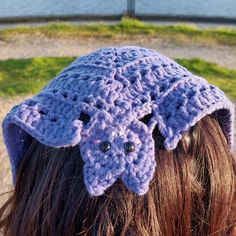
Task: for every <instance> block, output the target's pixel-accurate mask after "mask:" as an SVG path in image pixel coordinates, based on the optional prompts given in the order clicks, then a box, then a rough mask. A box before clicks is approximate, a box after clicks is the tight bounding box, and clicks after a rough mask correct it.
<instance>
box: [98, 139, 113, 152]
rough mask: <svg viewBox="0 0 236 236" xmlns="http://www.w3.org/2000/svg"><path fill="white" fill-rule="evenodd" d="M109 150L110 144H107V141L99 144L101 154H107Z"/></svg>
mask: <svg viewBox="0 0 236 236" xmlns="http://www.w3.org/2000/svg"><path fill="white" fill-rule="evenodd" d="M110 148H111V144H110V143H109V142H107V141H105V142H102V143H101V144H100V150H101V151H102V152H107V151H108V150H109V149H110Z"/></svg>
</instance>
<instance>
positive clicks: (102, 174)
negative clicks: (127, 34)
mask: <svg viewBox="0 0 236 236" xmlns="http://www.w3.org/2000/svg"><path fill="white" fill-rule="evenodd" d="M213 112H215V113H216V114H217V117H219V121H220V122H221V125H222V126H224V128H225V130H226V132H227V140H228V143H229V145H230V147H231V149H233V143H234V140H233V138H234V135H233V130H234V129H233V128H234V127H233V125H234V124H233V122H234V105H233V103H232V102H231V101H230V100H229V99H228V98H227V97H226V95H225V94H224V92H223V91H221V90H220V89H219V88H218V87H216V86H214V85H212V84H209V83H208V82H207V81H206V80H205V79H204V78H201V77H199V76H197V75H194V74H192V73H191V72H189V71H188V70H187V69H186V68H184V67H182V66H181V65H179V64H178V63H176V62H175V61H173V60H171V59H169V58H167V57H165V56H163V55H161V54H160V53H158V52H156V51H155V50H151V49H147V48H142V47H138V46H126V47H109V48H102V49H99V50H97V51H96V52H93V53H91V54H88V55H86V56H83V57H80V58H78V59H76V60H75V61H73V62H72V63H71V64H70V65H69V66H68V67H66V68H65V69H64V70H63V71H62V72H61V73H59V74H58V75H57V76H56V77H55V78H53V79H52V80H50V81H49V83H48V84H47V85H46V86H44V87H43V88H42V90H41V91H40V92H39V93H38V94H36V95H35V96H33V97H31V98H30V99H26V100H24V101H22V102H21V103H20V104H18V105H16V106H14V107H13V108H12V109H11V110H10V111H9V112H8V113H7V114H6V116H5V118H4V120H3V123H2V130H3V137H4V142H5V144H6V147H7V151H8V154H9V157H10V161H11V169H12V176H13V182H15V178H16V174H17V170H18V167H19V165H20V163H21V161H22V158H23V157H24V154H25V153H26V151H27V149H28V147H29V145H30V143H31V140H32V137H34V138H35V139H37V140H38V141H39V142H41V143H43V144H45V145H48V146H52V147H55V148H60V147H68V146H75V145H79V147H80V153H81V157H82V159H83V161H84V167H83V173H84V184H85V186H86V189H87V190H88V192H89V193H90V194H91V195H92V196H99V195H102V194H104V192H105V190H106V189H108V188H109V187H110V186H111V185H112V184H113V183H114V182H115V181H116V180H117V179H118V178H121V179H122V181H123V182H124V184H125V185H126V186H127V188H129V189H130V190H132V191H133V192H135V193H136V194H138V195H143V194H145V193H146V192H147V191H148V188H149V183H150V181H151V180H152V178H153V175H154V172H155V167H156V164H157V163H156V161H155V152H154V150H155V143H154V139H153V137H152V133H153V130H154V128H155V127H156V126H157V128H158V129H159V131H160V133H161V135H162V136H163V138H164V146H165V148H166V149H167V150H173V149H174V148H176V146H177V145H178V142H179V141H180V139H181V138H182V136H183V134H184V133H185V132H187V131H188V130H189V129H190V127H192V126H194V125H195V124H196V122H198V121H199V120H200V119H201V118H202V117H204V116H206V115H207V114H211V113H213ZM146 115H150V116H151V118H150V120H149V122H148V123H147V124H146V123H143V122H142V118H143V117H145V116H146Z"/></svg>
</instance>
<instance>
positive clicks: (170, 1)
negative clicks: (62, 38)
mask: <svg viewBox="0 0 236 236" xmlns="http://www.w3.org/2000/svg"><path fill="white" fill-rule="evenodd" d="M126 7H127V0H84V1H82V0H0V17H11V16H33V15H71V14H99V15H101V14H104V15H106V14H123V13H124V12H125V11H126ZM136 13H140V14H141V13H142V14H170V15H193V16H196V15H201V16H202V15H204V16H221V17H233V18H236V0H136Z"/></svg>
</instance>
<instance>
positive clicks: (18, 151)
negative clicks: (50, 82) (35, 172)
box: [2, 93, 83, 182]
mask: <svg viewBox="0 0 236 236" xmlns="http://www.w3.org/2000/svg"><path fill="white" fill-rule="evenodd" d="M44 95H45V94H44ZM46 95H47V96H46ZM46 95H45V96H41V95H36V96H34V97H32V98H30V99H27V100H24V101H23V102H22V103H20V104H18V105H16V106H14V107H13V108H12V109H11V111H10V112H8V113H7V115H6V116H5V118H4V120H3V122H2V131H3V137H4V142H5V144H6V147H7V151H8V154H9V157H10V162H11V169H12V175H13V182H15V179H16V176H15V173H17V169H18V167H19V165H20V163H21V160H22V158H23V156H24V155H25V153H26V151H27V150H28V148H29V145H30V144H31V142H32V137H33V138H35V139H37V140H38V141H39V142H41V143H43V144H45V145H47V146H52V147H66V146H73V145H76V144H77V143H78V142H79V141H80V138H81V130H82V125H83V124H82V122H81V121H80V120H78V119H77V117H78V116H79V113H78V112H79V111H77V110H76V108H75V107H74V106H73V105H72V104H70V103H68V102H65V101H63V99H61V100H60V99H58V98H57V99H55V98H54V97H53V94H49V93H48V94H46ZM46 100H47V102H46V103H47V107H46V106H44V104H45V101H46ZM48 104H50V106H49V105H48ZM58 111H60V115H58V113H59V112H58ZM55 114H56V115H55ZM65 120H66V122H65Z"/></svg>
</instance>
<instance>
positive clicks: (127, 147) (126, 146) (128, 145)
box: [124, 141, 135, 153]
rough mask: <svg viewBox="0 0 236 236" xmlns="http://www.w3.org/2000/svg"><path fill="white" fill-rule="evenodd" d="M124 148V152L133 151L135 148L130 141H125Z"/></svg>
mask: <svg viewBox="0 0 236 236" xmlns="http://www.w3.org/2000/svg"><path fill="white" fill-rule="evenodd" d="M124 149H125V152H127V153H129V152H133V151H134V150H135V145H134V143H133V142H131V141H129V142H126V143H124Z"/></svg>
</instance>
